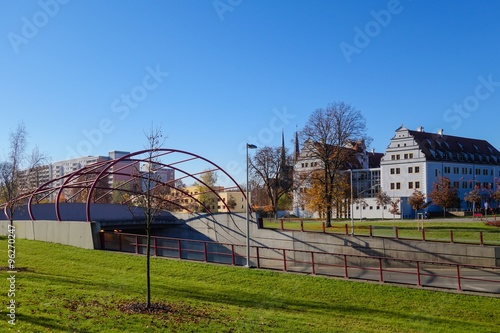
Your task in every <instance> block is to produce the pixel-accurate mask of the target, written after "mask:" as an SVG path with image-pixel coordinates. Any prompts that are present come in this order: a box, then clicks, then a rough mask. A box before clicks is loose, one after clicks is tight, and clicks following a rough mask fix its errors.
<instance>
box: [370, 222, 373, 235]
mask: <svg viewBox="0 0 500 333" xmlns="http://www.w3.org/2000/svg"><path fill="white" fill-rule="evenodd" d="M370 237H373V227H372V225H371V224H370Z"/></svg>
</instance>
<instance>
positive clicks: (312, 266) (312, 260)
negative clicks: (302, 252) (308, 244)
mask: <svg viewBox="0 0 500 333" xmlns="http://www.w3.org/2000/svg"><path fill="white" fill-rule="evenodd" d="M311 274H312V275H316V269H315V268H314V252H311Z"/></svg>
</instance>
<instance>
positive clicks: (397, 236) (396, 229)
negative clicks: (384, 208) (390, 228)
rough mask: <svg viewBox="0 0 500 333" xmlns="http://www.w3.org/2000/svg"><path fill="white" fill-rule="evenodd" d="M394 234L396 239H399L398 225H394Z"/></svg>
mask: <svg viewBox="0 0 500 333" xmlns="http://www.w3.org/2000/svg"><path fill="white" fill-rule="evenodd" d="M394 236H395V237H396V239H399V229H398V227H394Z"/></svg>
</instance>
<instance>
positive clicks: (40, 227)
mask: <svg viewBox="0 0 500 333" xmlns="http://www.w3.org/2000/svg"><path fill="white" fill-rule="evenodd" d="M8 225H9V222H8V221H0V232H1V233H2V234H3V235H6V234H7V230H8ZM14 227H15V235H16V238H23V239H31V240H40V241H45V242H52V243H59V244H65V245H72V246H76V247H81V248H84V249H94V248H96V245H97V244H98V243H97V242H96V241H97V239H96V237H95V236H94V235H97V234H96V233H97V232H98V230H94V229H95V225H94V224H93V223H89V222H81V221H70V222H68V221H65V222H59V221H14Z"/></svg>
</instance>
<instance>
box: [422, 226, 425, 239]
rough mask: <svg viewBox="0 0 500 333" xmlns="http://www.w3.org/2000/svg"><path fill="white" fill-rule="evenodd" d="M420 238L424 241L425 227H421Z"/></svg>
mask: <svg viewBox="0 0 500 333" xmlns="http://www.w3.org/2000/svg"><path fill="white" fill-rule="evenodd" d="M422 240H423V241H425V229H424V228H422Z"/></svg>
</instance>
